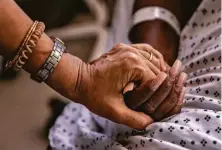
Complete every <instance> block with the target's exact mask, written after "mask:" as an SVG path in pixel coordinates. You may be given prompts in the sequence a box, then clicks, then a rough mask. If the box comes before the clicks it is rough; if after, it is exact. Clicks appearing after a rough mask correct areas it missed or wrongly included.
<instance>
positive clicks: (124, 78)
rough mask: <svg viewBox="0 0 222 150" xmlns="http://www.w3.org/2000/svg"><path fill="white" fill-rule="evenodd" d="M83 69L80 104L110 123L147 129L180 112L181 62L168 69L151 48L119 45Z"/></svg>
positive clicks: (83, 65)
mask: <svg viewBox="0 0 222 150" xmlns="http://www.w3.org/2000/svg"><path fill="white" fill-rule="evenodd" d="M151 53H152V54H153V56H152V59H151V60H150V55H151ZM80 68H82V69H80V70H81V71H79V76H80V78H79V81H78V83H79V85H78V86H79V93H80V96H79V99H80V100H79V101H78V102H79V103H81V104H83V105H85V106H86V107H87V108H88V109H89V110H90V111H92V112H93V113H95V114H98V115H100V116H102V117H105V118H108V119H109V120H111V121H114V122H116V123H121V124H124V125H127V126H129V127H132V128H135V129H144V128H145V127H147V125H149V124H151V123H152V122H154V121H158V120H161V119H163V118H165V117H167V116H171V115H173V114H176V113H179V112H180V110H181V107H182V104H183V97H184V93H185V88H184V84H185V81H186V77H187V75H186V74H185V73H183V72H182V73H181V72H180V68H181V62H180V61H179V60H176V61H175V63H174V64H173V66H172V67H169V66H168V65H167V64H166V63H165V61H164V58H163V56H162V55H161V54H160V53H159V52H158V51H157V50H155V49H154V48H152V47H151V46H150V45H148V44H133V45H125V44H117V45H116V46H114V47H113V48H112V49H111V50H110V51H109V52H108V53H105V54H104V55H102V56H101V57H99V58H98V59H96V60H94V61H92V62H90V63H89V64H85V63H84V64H82V65H81V67H80ZM84 68H85V69H84Z"/></svg>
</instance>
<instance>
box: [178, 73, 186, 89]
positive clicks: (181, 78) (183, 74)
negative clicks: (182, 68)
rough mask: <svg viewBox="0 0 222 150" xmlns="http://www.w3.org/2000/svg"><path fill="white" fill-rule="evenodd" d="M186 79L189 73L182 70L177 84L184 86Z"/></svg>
mask: <svg viewBox="0 0 222 150" xmlns="http://www.w3.org/2000/svg"><path fill="white" fill-rule="evenodd" d="M186 79H187V74H186V73H184V72H181V73H180V76H179V78H178V80H177V84H176V85H177V86H183V85H184V83H185V82H186Z"/></svg>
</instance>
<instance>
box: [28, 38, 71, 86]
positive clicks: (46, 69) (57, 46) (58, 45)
mask: <svg viewBox="0 0 222 150" xmlns="http://www.w3.org/2000/svg"><path fill="white" fill-rule="evenodd" d="M51 39H52V40H53V42H54V46H53V50H52V52H51V54H50V55H49V57H48V58H47V60H46V61H45V63H44V64H43V65H42V66H41V67H40V69H39V70H38V71H37V73H36V74H35V75H31V79H33V80H35V81H36V82H39V83H41V82H43V81H45V80H46V79H47V78H48V76H49V75H50V74H51V73H52V72H53V71H54V70H55V68H56V66H57V64H58V63H59V61H60V59H61V58H62V54H63V52H67V50H66V46H65V44H64V43H63V42H62V41H61V40H60V39H58V38H56V37H51Z"/></svg>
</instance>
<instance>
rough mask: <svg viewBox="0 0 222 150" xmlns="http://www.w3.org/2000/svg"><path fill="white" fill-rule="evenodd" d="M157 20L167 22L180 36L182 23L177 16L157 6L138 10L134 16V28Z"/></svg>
mask: <svg viewBox="0 0 222 150" xmlns="http://www.w3.org/2000/svg"><path fill="white" fill-rule="evenodd" d="M156 19H159V20H162V21H165V22H166V23H168V24H169V25H170V26H171V27H172V28H173V29H174V30H175V31H176V33H177V34H178V35H180V23H179V21H178V20H177V18H176V16H175V15H174V14H173V13H171V12H170V11H169V10H167V9H165V8H162V7H157V6H149V7H144V8H141V9H139V10H137V11H136V12H135V14H134V15H133V22H132V26H135V25H137V24H139V23H142V22H145V21H151V20H156Z"/></svg>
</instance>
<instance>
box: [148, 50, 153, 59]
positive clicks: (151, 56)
mask: <svg viewBox="0 0 222 150" xmlns="http://www.w3.org/2000/svg"><path fill="white" fill-rule="evenodd" d="M152 58H153V53H152V52H150V58H149V61H151V60H152Z"/></svg>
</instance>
